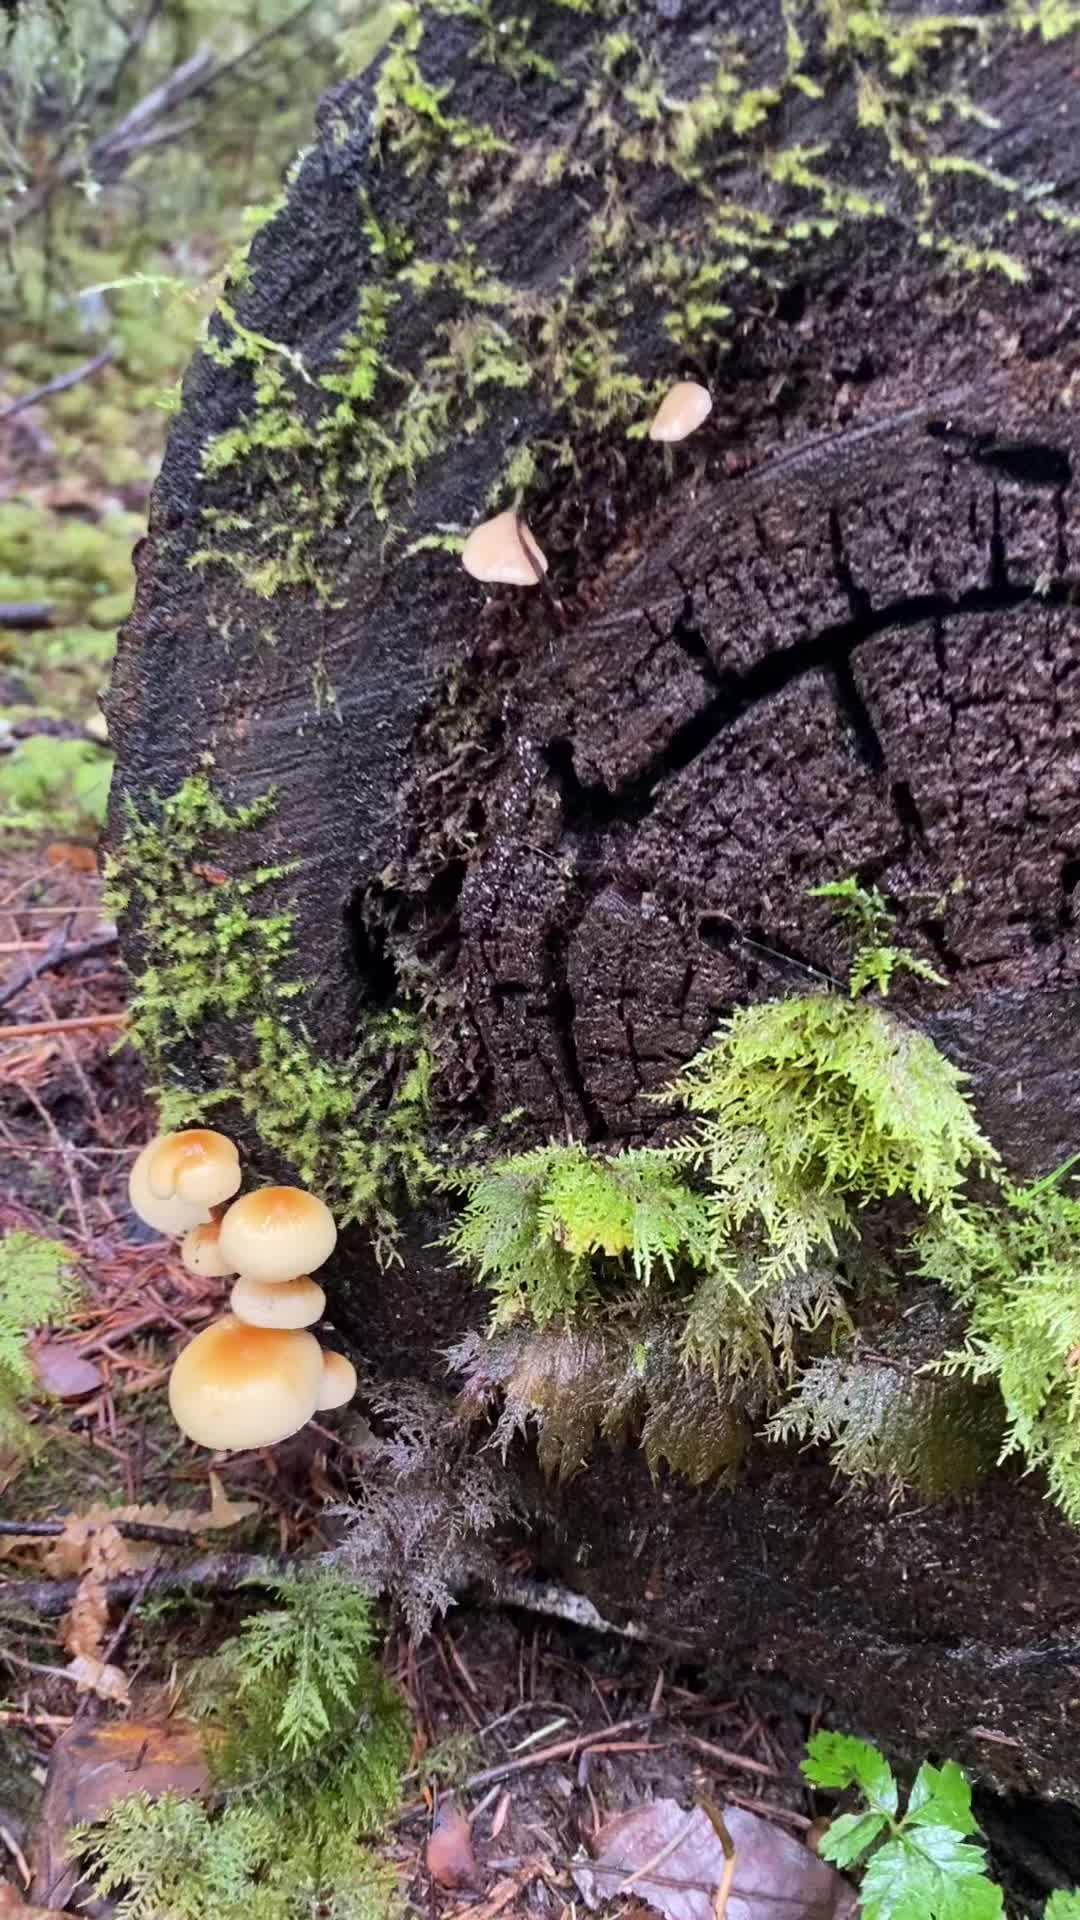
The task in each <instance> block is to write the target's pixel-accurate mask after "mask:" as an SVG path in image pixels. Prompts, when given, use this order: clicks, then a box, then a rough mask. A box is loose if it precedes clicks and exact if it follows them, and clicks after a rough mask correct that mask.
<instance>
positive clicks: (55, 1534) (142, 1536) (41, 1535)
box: [0, 1513, 210, 1547]
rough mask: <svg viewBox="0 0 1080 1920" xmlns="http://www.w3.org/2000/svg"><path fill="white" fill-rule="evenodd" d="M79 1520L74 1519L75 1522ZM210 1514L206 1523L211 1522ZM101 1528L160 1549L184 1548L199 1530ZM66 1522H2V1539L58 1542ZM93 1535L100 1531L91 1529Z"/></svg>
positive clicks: (121, 1524) (122, 1524)
mask: <svg viewBox="0 0 1080 1920" xmlns="http://www.w3.org/2000/svg"><path fill="white" fill-rule="evenodd" d="M75 1517H76V1516H75V1515H72V1516H71V1518H72V1519H74V1518H75ZM209 1517H210V1516H209V1513H208V1514H207V1519H209ZM101 1524H102V1526H107V1527H115V1528H116V1531H117V1533H119V1534H121V1535H122V1536H123V1538H124V1539H125V1540H152V1541H154V1542H155V1543H156V1544H157V1545H159V1546H167V1547H182V1546H184V1545H185V1544H186V1543H188V1542H190V1540H191V1538H192V1535H193V1533H198V1531H199V1530H198V1528H197V1527H195V1528H190V1527H155V1526H151V1525H150V1524H149V1522H145V1521H142V1520H103V1521H102V1523H101ZM67 1525H68V1522H67V1521H66V1520H0V1536H9V1537H13V1538H14V1539H16V1540H18V1539H23V1540H55V1539H58V1538H59V1537H60V1535H61V1534H62V1533H63V1532H65V1530H66V1528H67ZM89 1532H90V1533H96V1532H97V1528H96V1527H91V1528H90V1529H89Z"/></svg>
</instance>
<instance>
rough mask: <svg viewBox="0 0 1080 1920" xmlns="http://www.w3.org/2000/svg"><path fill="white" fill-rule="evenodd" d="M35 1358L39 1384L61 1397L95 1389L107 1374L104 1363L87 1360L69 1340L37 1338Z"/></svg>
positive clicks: (91, 1391)
mask: <svg viewBox="0 0 1080 1920" xmlns="http://www.w3.org/2000/svg"><path fill="white" fill-rule="evenodd" d="M31 1358H32V1360H33V1365H34V1375H35V1378H36V1380H37V1383H38V1386H39V1387H42V1388H44V1390H45V1392H46V1393H55V1395H56V1397H57V1399H58V1400H78V1399H79V1398H80V1397H81V1396H82V1395H83V1394H84V1393H94V1392H95V1391H96V1389H97V1388H98V1387H100V1385H101V1383H102V1380H103V1379H104V1377H105V1376H104V1374H103V1373H102V1371H101V1368H100V1367H96V1366H95V1365H94V1362H93V1361H92V1360H84V1359H83V1356H82V1354H81V1353H80V1352H79V1351H78V1349H77V1348H76V1347H73V1346H72V1345H71V1344H70V1342H69V1341H66V1340H40V1341H36V1342H35V1344H34V1347H33V1350H32V1354H31Z"/></svg>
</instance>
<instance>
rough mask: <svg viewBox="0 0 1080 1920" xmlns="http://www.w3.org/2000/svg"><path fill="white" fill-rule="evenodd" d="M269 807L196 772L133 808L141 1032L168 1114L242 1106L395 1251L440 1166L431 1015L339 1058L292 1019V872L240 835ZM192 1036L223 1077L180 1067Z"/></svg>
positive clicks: (376, 1023) (343, 1209)
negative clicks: (280, 895)
mask: <svg viewBox="0 0 1080 1920" xmlns="http://www.w3.org/2000/svg"><path fill="white" fill-rule="evenodd" d="M273 805H274V800H273V795H272V794H267V795H265V796H264V797H263V798H262V799H260V800H258V801H256V802H254V803H253V804H251V805H249V806H242V807H229V806H228V805H226V804H225V802H224V801H222V800H221V799H220V798H219V797H218V796H217V794H216V793H215V792H214V789H213V787H212V786H211V784H210V781H209V778H208V776H207V775H206V774H205V773H199V774H196V775H194V776H192V778H190V779H189V780H187V781H185V783H184V785H183V786H182V787H181V788H180V789H179V790H178V791H177V792H176V793H174V794H172V795H171V796H169V797H168V798H167V799H165V800H163V801H160V802H158V803H157V804H156V806H155V810H154V817H153V818H152V819H144V818H142V817H140V816H139V815H138V814H136V813H135V812H134V811H133V810H131V809H130V808H129V809H128V814H127V822H126V827H125V832H124V836H123V840H122V842H121V845H120V848H119V851H118V852H117V854H116V855H115V856H114V858H113V859H112V860H111V861H110V863H109V870H108V880H109V889H110V897H111V899H112V901H113V903H114V906H115V908H116V910H117V911H118V912H121V913H122V912H124V911H125V910H126V909H127V908H129V907H131V906H137V907H138V909H139V928H140V936H141V939H142V944H143V962H142V966H141V969H140V972H139V976H138V979H137V981H136V983H135V991H134V994H133V997H132V1003H131V1013H130V1024H129V1029H128V1032H129V1037H130V1039H131V1041H132V1043H133V1045H134V1046H135V1047H136V1048H137V1049H138V1050H139V1052H140V1053H141V1054H142V1055H143V1058H144V1059H145V1061H146V1064H147V1069H148V1072H149V1074H150V1077H151V1079H152V1081H153V1083H154V1089H155V1093H156V1096H157V1098H158V1100H159V1101H160V1105H161V1123H162V1125H163V1126H165V1127H172V1126H177V1125H181V1124H184V1123H185V1122H190V1121H192V1120H194V1119H196V1118H198V1117H199V1116H200V1115H205V1114H207V1113H208V1112H210V1111H212V1110H214V1109H215V1108H218V1107H221V1106H224V1105H226V1104H233V1105H235V1106H236V1108H237V1109H238V1111H239V1112H240V1113H242V1114H243V1115H244V1117H245V1118H246V1119H247V1120H248V1122H249V1123H250V1125H251V1126H252V1127H253V1128H254V1130H255V1131H256V1132H257V1134H258V1136H259V1138H260V1139H261V1140H262V1142H263V1144H264V1145H265V1146H266V1147H267V1148H268V1149H270V1150H272V1151H273V1152H275V1153H277V1154H280V1155H281V1156H283V1157H284V1158H285V1159H287V1160H288V1161H289V1163H290V1165H291V1166H292V1168H293V1169H294V1170H295V1174H296V1176H297V1178H298V1179H299V1180H300V1181H301V1183H302V1184H303V1185H305V1186H308V1187H311V1188H314V1189H315V1190H316V1191H317V1192H319V1193H320V1194H321V1195H322V1196H323V1197H324V1198H325V1199H326V1201H327V1203H328V1204H329V1205H330V1206H331V1208H332V1209H333V1210H334V1212H335V1214H336V1216H337V1218H338V1220H339V1222H340V1223H341V1224H342V1225H344V1224H346V1223H347V1222H349V1221H352V1220H359V1221H362V1222H364V1223H366V1224H367V1225H368V1226H369V1227H370V1229H371V1232H372V1234H373V1238H374V1242H375V1247H376V1252H377V1254H378V1256H379V1258H380V1260H382V1261H388V1260H391V1259H393V1258H394V1257H395V1252H396V1249H395V1242H396V1236H397V1214H396V1210H395V1209H396V1202H397V1201H398V1200H399V1199H400V1198H401V1197H402V1196H405V1197H408V1198H411V1199H416V1198H417V1197H418V1196H419V1193H420V1191H421V1190H422V1188H423V1186H424V1185H425V1183H426V1182H427V1181H428V1180H429V1179H430V1178H431V1177H432V1176H433V1173H434V1169H433V1167H432V1164H431V1162H430V1160H429V1158H428V1153H427V1148H426V1144H425V1141H426V1126H427V1118H428V1111H429V1106H430V1090H431V1075H432V1058H431V1054H430V1051H429V1049H428V1047H427V1044H426V1042H425V1039H424V1035H423V1030H422V1027H421V1024H420V1022H419V1021H418V1019H417V1018H416V1017H415V1016H413V1015H412V1014H409V1013H407V1012H405V1011H394V1012H391V1013H388V1014H380V1015H378V1016H371V1017H369V1019H368V1020H367V1021H366V1023H365V1024H364V1027H363V1029H362V1031H361V1033H360V1035H359V1038H358V1041H357V1044H356V1047H355V1049H354V1051H353V1052H352V1054H351V1055H350V1056H349V1057H348V1058H347V1059H345V1060H342V1061H341V1062H330V1061H326V1060H323V1059H320V1057H319V1056H318V1055H317V1054H316V1052H315V1051H314V1049H313V1048H312V1046H311V1044H310V1042H309V1040H308V1039H307V1037H306V1036H305V1033H304V1030H303V1025H302V1022H301V1021H300V1020H299V1018H296V1017H294V1018H290V1008H291V1006H292V1003H294V1002H297V1001H298V1000H299V997H300V996H301V994H302V993H303V991H304V983H303V981H302V980H299V979H297V978H296V977H295V976H294V975H293V974H292V972H291V955H292V931H293V917H292V914H291V912H290V911H289V910H288V909H287V908H286V909H283V910H278V911H265V910H260V902H261V901H262V899H263V897H264V896H265V895H266V893H267V892H268V891H269V890H270V889H272V888H273V889H277V888H279V887H280V885H281V883H283V882H284V881H286V880H287V878H288V876H289V874H290V873H291V872H292V871H293V869H292V868H291V867H289V866H270V867H254V868H245V866H244V864H243V837H244V834H245V833H246V832H248V831H250V830H251V829H252V828H255V827H257V826H259V825H260V824H261V823H262V822H263V821H265V820H266V819H267V818H268V816H269V815H270V813H271V812H272V811H273ZM217 860H220V861H221V862H222V863H223V864H222V865H220V866H219V865H217V864H215V863H216V861H217ZM218 1022H222V1023H225V1022H227V1023H229V1027H228V1030H229V1033H230V1039H229V1043H228V1045H227V1046H226V1045H224V1044H222V1045H221V1046H220V1047H218V1046H216V1044H215V1038H216V1033H217V1031H218V1027H217V1023H218ZM224 1030H225V1029H224V1026H222V1028H221V1031H222V1032H224ZM193 1040H198V1042H199V1043H200V1045H201V1047H202V1048H203V1050H204V1053H205V1055H206V1056H207V1057H208V1059H209V1060H210V1061H211V1062H212V1071H213V1073H214V1074H215V1076H216V1085H213V1086H211V1087H210V1088H209V1089H208V1090H206V1091H198V1090H196V1089H194V1088H192V1087H191V1086H190V1085H188V1084H186V1082H185V1080H184V1077H183V1073H182V1068H181V1059H182V1056H183V1055H184V1052H185V1049H186V1047H187V1046H188V1044H189V1043H190V1042H191V1041H193Z"/></svg>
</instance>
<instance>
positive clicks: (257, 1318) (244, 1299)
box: [229, 1273, 326, 1327]
mask: <svg viewBox="0 0 1080 1920" xmlns="http://www.w3.org/2000/svg"><path fill="white" fill-rule="evenodd" d="M229 1305H230V1307H231V1308H232V1310H233V1312H234V1313H235V1315H236V1317H237V1319H238V1320H243V1321H246V1323H247V1325H248V1326H249V1327H310V1326H311V1325H312V1324H313V1322H314V1321H316V1320H321V1319H322V1317H323V1313H324V1311H325V1309H326V1295H325V1293H324V1292H323V1290H322V1288H321V1287H320V1285H319V1283H318V1281H317V1280H312V1279H311V1277H310V1275H308V1274H306V1273H301V1274H298V1275H297V1277H296V1279H295V1280H278V1281H277V1282H276V1283H275V1284H274V1285H273V1286H271V1285H269V1284H268V1283H267V1281H265V1280H252V1279H250V1278H249V1276H248V1275H247V1274H246V1273H245V1274H241V1276H240V1278H239V1280H238V1281H237V1282H236V1285H235V1287H234V1288H233V1290H232V1293H231V1294H230V1296H229Z"/></svg>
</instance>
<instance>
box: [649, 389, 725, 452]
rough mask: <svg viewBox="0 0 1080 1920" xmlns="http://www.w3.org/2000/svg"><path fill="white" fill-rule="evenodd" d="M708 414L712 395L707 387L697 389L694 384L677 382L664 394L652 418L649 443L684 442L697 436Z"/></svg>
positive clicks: (710, 410)
mask: <svg viewBox="0 0 1080 1920" xmlns="http://www.w3.org/2000/svg"><path fill="white" fill-rule="evenodd" d="M711 412H712V395H711V393H710V392H709V389H708V387H703V386H701V385H699V383H698V381H696V380H678V381H676V383H675V385H674V386H673V387H672V388H671V389H670V391H669V392H668V393H665V395H664V397H663V399H662V400H661V402H660V405H659V406H658V407H657V409H656V412H655V413H654V415H653V418H652V424H651V426H650V428H649V439H650V440H663V441H666V442H671V441H675V440H685V439H686V438H687V436H688V435H689V434H691V433H696V432H697V430H698V428H699V427H700V426H701V424H702V422H703V421H704V420H707V419H708V417H709V415H710V413H711Z"/></svg>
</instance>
